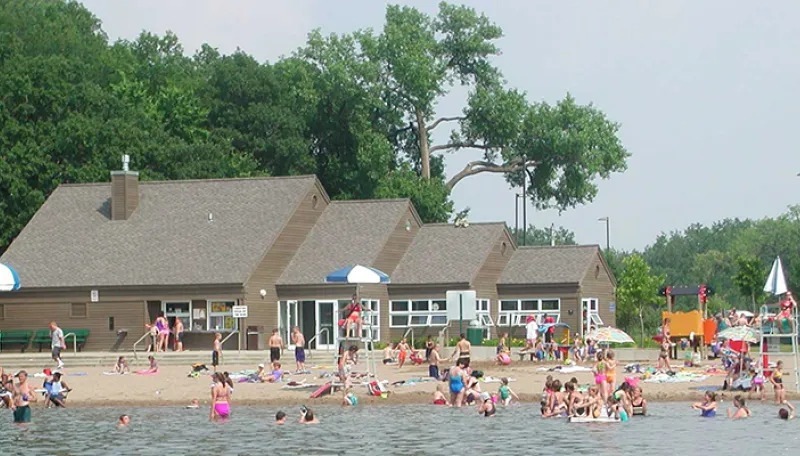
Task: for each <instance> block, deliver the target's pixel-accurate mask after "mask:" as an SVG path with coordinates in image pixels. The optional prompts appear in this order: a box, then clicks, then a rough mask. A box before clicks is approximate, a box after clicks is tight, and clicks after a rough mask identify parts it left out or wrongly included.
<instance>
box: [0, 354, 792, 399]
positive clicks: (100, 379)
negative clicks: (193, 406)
mask: <svg viewBox="0 0 800 456" xmlns="http://www.w3.org/2000/svg"><path fill="white" fill-rule="evenodd" d="M286 364H289V363H288V362H287V363H286ZM707 365H708V366H712V365H713V366H717V364H716V363H713V364H711V363H709V364H707ZM473 366H474V368H476V369H480V370H482V371H483V372H484V373H485V375H486V376H491V377H496V378H497V377H509V378H511V379H513V380H512V381H511V383H510V386H511V388H512V389H513V390H514V391H515V392H516V393H517V394H519V395H520V397H521V400H522V402H531V403H532V402H538V401H539V398H540V396H541V391H542V388H543V386H544V382H545V379H546V377H547V375H552V376H553V378H554V379H560V380H561V381H562V382H566V381H567V380H569V379H571V378H572V377H576V378H577V379H578V381H579V382H580V383H582V384H585V383H590V382H591V381H592V375H591V373H590V372H575V373H560V372H547V371H544V372H543V371H541V370H540V368H542V367H554V366H555V364H535V363H530V362H521V363H520V362H516V363H514V364H512V365H511V366H497V365H495V364H493V363H489V362H483V363H481V362H477V363H473ZM587 366H588V365H587ZM15 367H16V366H15ZM22 367H24V366H22ZM292 367H293V363H292ZM311 367H312V374H305V375H299V374H292V375H290V376H288V377H287V379H286V380H285V381H284V383H277V384H270V383H237V384H236V385H235V394H234V404H238V405H279V406H292V405H300V404H314V403H316V404H338V403H340V401H341V395H340V394H336V395H334V396H323V397H322V398H318V399H310V398H309V396H310V394H311V393H312V392H313V391H314V389H302V390H291V389H285V388H283V387H284V386H285V385H286V382H287V381H290V380H294V381H297V382H300V381H303V380H305V381H306V382H307V383H312V384H318V385H321V384H323V383H325V382H326V381H327V379H326V378H319V377H320V375H321V374H323V373H325V372H328V373H330V372H334V371H335V368H334V366H333V365H327V366H325V365H320V366H311ZM254 368H255V366H249V365H248V366H244V365H225V366H223V369H221V370H224V371H228V372H231V373H235V372H239V371H242V370H253V369H254ZM8 370H11V369H8ZM104 370H109V369H103V368H100V367H85V368H84V367H75V368H72V369H70V368H67V369H65V370H64V372H65V374H66V375H65V377H64V380H65V381H66V382H67V383H68V385H69V386H70V387H71V388H72V389H73V391H72V392H71V393H70V394H69V399H68V406H104V405H136V406H153V405H168V406H185V405H188V404H189V403H190V402H191V401H192V400H193V399H198V400H199V401H200V404H208V402H209V387H210V385H211V378H210V376H209V375H206V374H200V375H199V376H197V377H191V376H189V375H188V374H189V373H190V372H191V367H190V366H188V365H187V366H175V365H168V366H162V367H161V368H160V369H159V372H158V373H157V374H155V375H137V374H126V375H106V374H104V373H103V371H104ZM356 371H358V369H356ZM685 371H686V372H696V373H704V372H705V371H706V369H705V368H692V369H686V370H685ZM28 372H29V374H31V375H33V374H36V373H37V372H40V370H36V371H35V370H33V369H28ZM427 372H428V366H427V365H419V366H409V365H406V366H404V367H403V368H402V369H399V368H397V367H396V366H391V365H390V366H384V365H380V366H379V367H378V378H379V379H380V380H388V381H389V383H390V385H389V391H390V392H391V393H390V394H389V395H388V397H387V398H385V399H383V398H380V397H370V396H368V394H367V389H366V387H364V386H356V388H355V393H356V394H357V395H358V397H359V400H360V403H361V404H367V405H373V404H374V405H391V404H409V403H428V402H430V400H431V394H432V392H433V391H434V390H435V389H436V386H437V385H438V384H439V383H438V382H434V381H417V382H414V384H413V385H405V384H403V385H391V383H394V382H397V381H401V380H405V381H409V380H412V379H420V378H425V377H426V376H427ZM626 375H632V374H626V373H624V371H623V370H622V369H621V368H620V369H619V370H618V373H617V381H618V382H619V381H621V380H622V379H624V378H625V376H626ZM723 379H724V375H720V374H709V375H708V377H707V378H706V379H705V380H703V381H699V382H682V383H649V382H642V383H640V385H641V386H642V387H643V388H644V393H645V397H646V398H647V399H648V400H650V401H690V400H697V399H699V398H700V397H701V396H702V394H703V392H702V391H701V389H702V388H703V387H711V386H721V385H722V382H723ZM42 380H43V378H42V377H38V376H37V377H34V378H31V381H32V382H33V384H34V385H35V386H37V387H39V386H40V385H41V382H42ZM410 383H411V382H410ZM482 387H483V390H484V391H496V389H497V388H498V387H499V383H490V382H485V383H483V384H482ZM790 389H791V388H790ZM731 395H732V393H730V392H727V393H725V396H731ZM789 397H791V398H796V397H798V395H797V394H793V393H789ZM771 399H772V389H771V388H770V387H767V393H766V400H767V401H769V400H771Z"/></svg>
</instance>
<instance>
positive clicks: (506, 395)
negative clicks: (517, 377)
mask: <svg viewBox="0 0 800 456" xmlns="http://www.w3.org/2000/svg"><path fill="white" fill-rule="evenodd" d="M500 383H501V384H500V388H498V389H497V394H498V395H499V396H500V400H501V401H502V402H503V407H506V406H508V405H509V404H510V403H511V397H512V396H513V397H514V398H516V399H517V400H519V396H517V393H515V392H514V390H512V389H511V388H509V387H508V378H506V377H503V378H501V379H500Z"/></svg>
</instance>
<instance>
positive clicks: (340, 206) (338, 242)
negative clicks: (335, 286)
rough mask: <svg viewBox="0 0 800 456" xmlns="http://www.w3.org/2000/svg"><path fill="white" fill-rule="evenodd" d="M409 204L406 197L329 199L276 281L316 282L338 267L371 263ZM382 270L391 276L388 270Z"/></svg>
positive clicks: (291, 283) (292, 282)
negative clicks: (390, 198) (326, 205)
mask: <svg viewBox="0 0 800 456" xmlns="http://www.w3.org/2000/svg"><path fill="white" fill-rule="evenodd" d="M409 204H410V202H409V200H407V199H401V200H365V201H334V202H332V203H331V204H330V205H329V206H328V207H327V208H325V212H323V213H322V215H321V216H320V218H319V220H318V221H317V223H316V225H314V228H312V230H311V232H310V233H309V234H308V237H307V238H306V240H305V241H304V242H303V244H302V245H301V246H300V249H299V250H298V251H297V253H296V254H295V256H294V258H292V261H291V262H290V263H289V266H287V267H286V269H285V270H284V271H283V274H282V275H281V277H280V278H279V279H278V281H277V284H279V285H302V284H319V283H323V282H324V281H325V276H326V275H328V274H329V273H330V272H332V271H335V270H337V269H339V268H343V267H345V266H348V265H352V264H361V265H364V266H373V263H374V262H375V260H376V259H377V257H378V254H380V252H381V250H382V249H383V247H384V245H385V244H386V242H387V241H388V240H389V237H390V236H391V235H392V232H394V229H395V228H396V227H397V225H398V223H400V220H401V217H402V216H403V214H405V213H406V210H407V209H408V207H409ZM383 272H385V273H387V274H389V275H390V277H391V274H392V271H383Z"/></svg>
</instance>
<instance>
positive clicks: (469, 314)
mask: <svg viewBox="0 0 800 456" xmlns="http://www.w3.org/2000/svg"><path fill="white" fill-rule="evenodd" d="M477 298H478V294H477V293H476V292H475V290H458V291H448V292H447V319H448V320H449V321H458V320H459V318H460V319H461V320H466V321H471V320H475V319H476V318H477V316H476V312H475V309H476V300H477Z"/></svg>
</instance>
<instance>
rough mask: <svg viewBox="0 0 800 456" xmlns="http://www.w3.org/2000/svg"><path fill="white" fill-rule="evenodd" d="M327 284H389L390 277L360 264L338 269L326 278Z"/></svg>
mask: <svg viewBox="0 0 800 456" xmlns="http://www.w3.org/2000/svg"><path fill="white" fill-rule="evenodd" d="M325 282H327V283H353V284H362V283H389V282H390V280H389V275H388V274H386V273H385V272H383V271H380V270H378V269H375V268H370V267H367V266H361V265H360V264H356V265H352V266H346V267H344V268H342V269H337V270H335V271H333V272H331V273H330V274H328V275H327V276H325Z"/></svg>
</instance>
